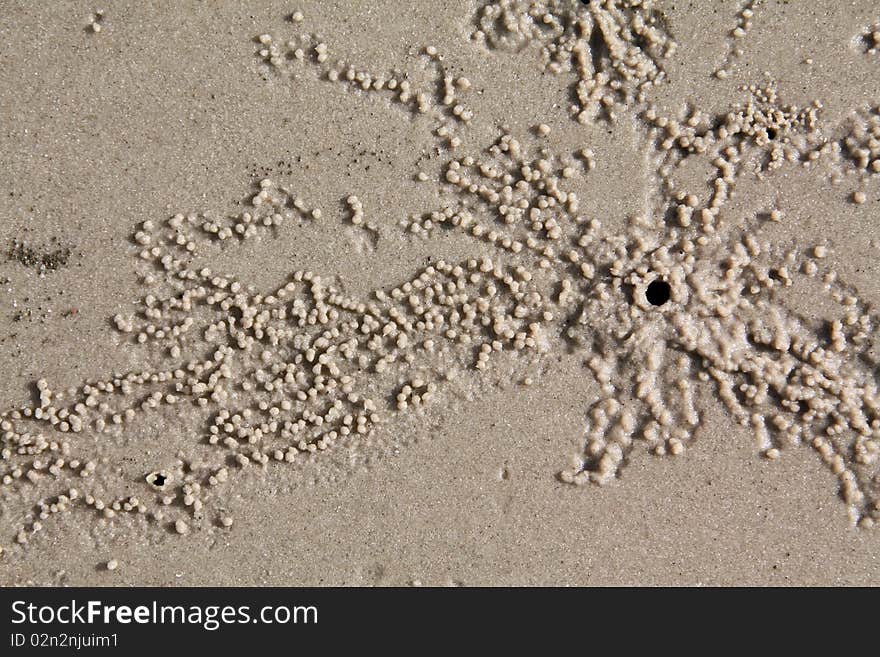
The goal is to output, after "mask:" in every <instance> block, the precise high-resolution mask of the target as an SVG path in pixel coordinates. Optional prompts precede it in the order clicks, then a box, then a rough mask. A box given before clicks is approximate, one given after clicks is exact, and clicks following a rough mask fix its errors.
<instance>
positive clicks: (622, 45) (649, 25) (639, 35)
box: [472, 0, 676, 123]
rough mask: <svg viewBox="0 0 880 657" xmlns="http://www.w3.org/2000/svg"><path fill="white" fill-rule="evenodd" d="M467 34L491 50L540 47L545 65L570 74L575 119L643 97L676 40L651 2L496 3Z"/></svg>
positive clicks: (607, 111) (606, 112)
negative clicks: (575, 102) (575, 100)
mask: <svg viewBox="0 0 880 657" xmlns="http://www.w3.org/2000/svg"><path fill="white" fill-rule="evenodd" d="M474 22H475V24H476V28H477V29H476V30H475V31H474V33H473V35H472V38H473V39H474V40H476V41H478V42H484V43H485V44H486V45H487V46H488V47H490V48H497V49H504V50H513V51H520V50H522V49H523V48H525V47H526V46H528V45H530V44H532V43H536V44H539V45H540V46H541V54H542V59H543V62H544V66H545V67H546V68H547V70H548V71H551V72H553V73H562V72H568V71H573V72H574V73H575V74H576V75H577V78H578V79H577V83H576V85H575V95H576V96H577V99H578V102H577V104H576V105H573V106H572V108H571V109H572V114H573V115H574V116H576V117H577V119H578V121H580V122H581V123H589V122H591V121H593V120H595V119H596V117H597V116H606V117H608V118H610V119H613V118H614V112H615V107H616V106H617V105H618V104H621V103H628V102H630V101H632V100H638V101H639V102H641V101H643V100H644V98H645V95H646V93H647V92H648V91H649V90H650V89H651V87H652V86H654V85H656V84H659V83H660V82H662V80H663V79H664V76H665V73H664V70H663V64H664V61H665V60H666V59H668V58H669V57H671V56H672V55H673V54H674V53H675V49H676V44H675V41H674V40H673V39H672V38H671V36H670V35H669V33H668V31H667V30H666V27H665V24H664V21H663V20H662V19H661V18H660V15H659V13H658V12H657V11H655V10H654V7H653V2H651V1H650V0H600V1H597V2H589V3H580V2H571V1H570V0H540V1H539V0H497V1H495V2H488V3H484V4H483V5H482V7H481V8H479V9H478V11H477V14H476V16H475V19H474Z"/></svg>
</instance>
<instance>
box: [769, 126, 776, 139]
mask: <svg viewBox="0 0 880 657" xmlns="http://www.w3.org/2000/svg"><path fill="white" fill-rule="evenodd" d="M767 139H776V128H767Z"/></svg>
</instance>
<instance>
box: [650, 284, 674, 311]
mask: <svg viewBox="0 0 880 657" xmlns="http://www.w3.org/2000/svg"><path fill="white" fill-rule="evenodd" d="M671 295H672V288H670V287H669V283H667V282H666V281H661V280H656V281H651V282H650V283H648V289H647V290H645V298H646V299H647V300H648V303H650V304H651V305H652V306H662V305H663V304H664V303H666V302H667V301H669V297H670V296H671Z"/></svg>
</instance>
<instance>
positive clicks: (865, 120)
mask: <svg viewBox="0 0 880 657" xmlns="http://www.w3.org/2000/svg"><path fill="white" fill-rule="evenodd" d="M847 127H848V129H847V131H846V134H845V135H844V136H843V138H842V139H841V140H840V152H841V155H842V157H843V158H844V160H845V161H846V162H847V163H848V164H849V165H850V166H851V167H852V168H854V169H855V170H856V171H858V172H859V173H860V174H861V175H862V176H864V177H869V176H877V175H880V105H876V106H874V107H871V108H869V109H867V110H865V111H861V112H857V113H856V114H854V115H853V116H852V117H851V119H850V122H849V124H848V126H847Z"/></svg>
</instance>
